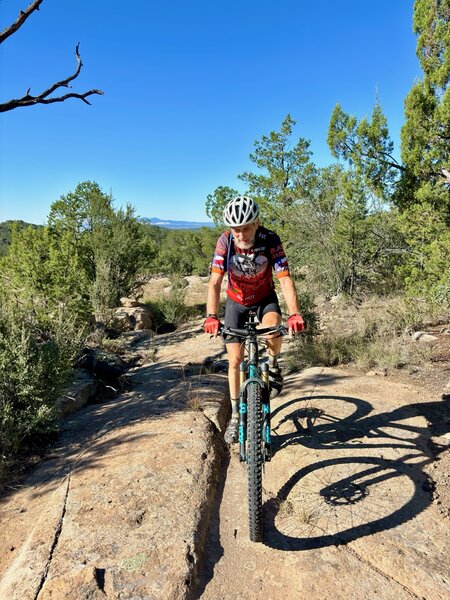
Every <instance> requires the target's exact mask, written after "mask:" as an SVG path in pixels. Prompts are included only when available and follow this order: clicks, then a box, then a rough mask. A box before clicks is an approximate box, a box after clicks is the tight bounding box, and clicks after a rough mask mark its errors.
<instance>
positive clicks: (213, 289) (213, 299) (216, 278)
mask: <svg viewBox="0 0 450 600" xmlns="http://www.w3.org/2000/svg"><path fill="white" fill-rule="evenodd" d="M223 276H224V274H223V273H211V277H210V279H209V287H208V299H207V301H206V314H207V315H217V313H218V311H219V302H220V288H221V287H222V279H223Z"/></svg>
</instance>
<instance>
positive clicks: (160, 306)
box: [146, 274, 195, 331]
mask: <svg viewBox="0 0 450 600" xmlns="http://www.w3.org/2000/svg"><path fill="white" fill-rule="evenodd" d="M170 280H171V288H170V291H169V293H168V294H167V295H166V296H164V297H162V298H161V299H159V300H152V301H149V302H147V303H146V304H147V305H148V306H150V308H151V310H152V313H153V316H154V319H155V324H156V331H161V330H164V329H165V328H166V327H167V326H168V325H169V326H178V325H182V324H183V323H186V322H187V321H188V320H189V319H190V318H191V317H192V316H193V315H194V313H195V308H194V307H190V306H187V305H186V303H185V300H184V297H185V288H186V286H187V285H188V282H187V281H186V280H185V279H184V278H183V277H181V276H180V275H177V274H175V275H172V276H171V278H170Z"/></svg>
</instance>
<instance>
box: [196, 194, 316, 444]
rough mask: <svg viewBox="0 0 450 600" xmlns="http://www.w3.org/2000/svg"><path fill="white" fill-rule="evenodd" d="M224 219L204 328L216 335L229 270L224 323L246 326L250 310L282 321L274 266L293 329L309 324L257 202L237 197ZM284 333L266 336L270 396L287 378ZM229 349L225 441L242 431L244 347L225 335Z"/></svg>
mask: <svg viewBox="0 0 450 600" xmlns="http://www.w3.org/2000/svg"><path fill="white" fill-rule="evenodd" d="M223 220H224V222H225V224H226V225H227V226H228V227H229V230H227V231H225V232H224V233H222V235H221V236H220V237H219V239H218V241H217V245H216V249H215V252H214V258H213V261H212V266H211V276H210V280H209V287H208V299H207V305H206V309H207V310H206V312H207V315H206V320H205V322H204V330H205V332H206V333H209V334H211V335H217V333H218V331H219V327H220V321H219V318H218V309H219V299H220V289H221V285H222V280H223V278H224V276H225V273H227V276H228V286H227V301H226V306H225V326H228V327H234V328H242V327H243V326H244V324H245V322H246V321H247V320H248V314H249V312H250V311H251V310H252V311H255V312H256V315H257V318H258V321H259V322H260V323H261V324H262V326H263V327H270V326H273V325H278V324H279V323H281V309H280V305H279V303H278V298H277V295H276V292H275V286H274V282H273V278H272V271H274V272H275V277H277V279H278V280H279V282H280V286H281V291H282V293H283V296H284V299H285V301H286V304H287V309H288V312H289V318H288V320H287V326H288V328H289V333H290V334H292V333H297V332H300V331H303V329H304V328H305V324H304V321H303V318H302V316H301V315H300V313H299V310H298V300H297V293H296V290H295V286H294V282H293V281H292V279H291V277H290V274H289V267H288V262H287V258H286V255H285V253H284V250H283V246H282V243H281V241H280V238H279V237H278V235H277V234H276V233H275V232H273V231H270V230H268V229H266V228H265V227H262V226H260V224H259V207H258V204H257V203H256V202H255V201H254V200H253V199H252V198H249V197H248V196H238V197H237V198H234V199H233V200H231V201H230V202H228V204H227V205H226V207H225V210H224V212H223ZM281 340H282V339H281V337H273V338H268V339H267V346H268V354H269V381H270V386H271V389H272V392H271V395H276V394H277V393H280V392H281V390H282V387H283V377H282V374H281V369H280V366H279V364H278V355H279V353H280V350H281ZM226 347H227V354H228V384H229V389H230V398H231V419H230V421H229V423H228V427H227V430H226V432H225V441H226V442H227V443H228V444H233V443H236V442H237V441H238V430H239V364H240V363H241V362H242V360H243V354H244V348H243V346H242V344H241V342H240V340H239V339H238V338H230V337H227V339H226Z"/></svg>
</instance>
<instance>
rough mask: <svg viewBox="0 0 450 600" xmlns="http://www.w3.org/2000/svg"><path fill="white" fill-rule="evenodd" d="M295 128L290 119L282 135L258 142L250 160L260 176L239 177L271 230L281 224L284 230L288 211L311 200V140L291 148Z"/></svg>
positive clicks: (266, 137) (300, 142)
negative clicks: (306, 200) (308, 199)
mask: <svg viewBox="0 0 450 600" xmlns="http://www.w3.org/2000/svg"><path fill="white" fill-rule="evenodd" d="M295 124H296V123H295V121H294V120H293V119H292V118H291V116H290V115H287V116H286V117H285V119H284V120H283V122H282V123H281V128H280V131H272V132H271V133H270V134H269V135H268V136H266V135H263V136H262V138H261V140H257V141H256V142H255V143H254V146H255V150H254V152H253V154H250V160H251V161H252V162H253V163H254V164H255V165H256V167H257V169H258V172H257V173H252V172H247V171H246V172H244V173H242V174H241V175H239V179H241V180H242V181H244V182H245V183H247V185H248V191H249V193H250V194H251V195H252V196H253V197H254V198H255V199H256V200H257V201H259V203H260V205H261V209H262V212H263V221H264V223H265V224H267V225H268V226H269V227H272V225H274V224H278V225H279V226H281V228H282V227H283V225H284V215H285V211H286V209H287V208H289V207H291V206H293V205H294V204H296V203H297V202H298V201H299V200H301V199H302V198H305V197H308V195H309V192H310V189H311V187H312V186H313V185H314V182H315V174H316V170H315V167H314V164H313V163H312V162H311V160H310V158H311V152H310V150H309V146H310V142H309V140H306V139H304V138H299V139H298V140H297V142H296V144H295V145H294V146H293V147H291V139H290V138H291V136H292V132H293V127H294V126H295Z"/></svg>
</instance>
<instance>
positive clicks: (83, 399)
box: [58, 369, 98, 417]
mask: <svg viewBox="0 0 450 600" xmlns="http://www.w3.org/2000/svg"><path fill="white" fill-rule="evenodd" d="M97 391H98V381H97V380H96V378H95V377H93V376H92V375H91V374H90V373H89V372H88V371H86V370H84V369H81V370H80V371H78V373H77V375H76V377H75V381H74V382H73V384H72V385H71V386H70V388H69V389H68V390H67V392H66V393H65V394H64V395H63V396H62V397H61V398H60V400H59V402H58V404H59V413H60V415H61V416H62V417H65V416H66V415H70V414H72V413H74V412H75V411H77V410H78V409H79V408H81V407H82V406H84V405H85V404H87V403H88V402H89V400H91V399H92V398H93V397H94V396H95V395H96V393H97Z"/></svg>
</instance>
